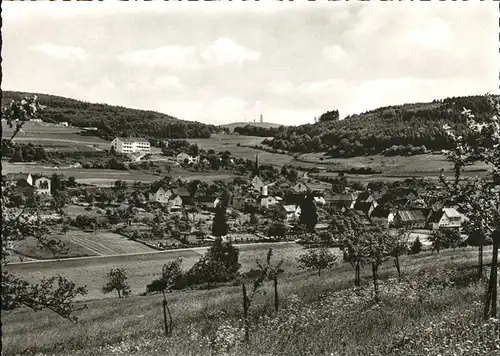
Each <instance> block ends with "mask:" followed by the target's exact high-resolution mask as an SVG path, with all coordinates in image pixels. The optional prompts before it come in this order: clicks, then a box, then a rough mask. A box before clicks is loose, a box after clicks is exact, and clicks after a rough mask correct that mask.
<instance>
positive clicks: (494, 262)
mask: <svg viewBox="0 0 500 356" xmlns="http://www.w3.org/2000/svg"><path fill="white" fill-rule="evenodd" d="M492 238H493V255H492V257H491V269H490V280H489V282H488V291H487V292H486V303H485V304H484V311H483V317H484V319H488V318H490V317H492V318H496V316H497V298H498V296H497V289H498V277H497V270H498V246H499V244H500V231H498V230H496V231H494V232H493V234H492ZM490 306H491V308H490Z"/></svg>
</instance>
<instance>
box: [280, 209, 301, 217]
mask: <svg viewBox="0 0 500 356" xmlns="http://www.w3.org/2000/svg"><path fill="white" fill-rule="evenodd" d="M280 207H281V209H282V210H284V211H285V213H286V219H287V220H291V219H293V218H298V217H299V216H300V212H301V210H300V206H298V205H280Z"/></svg>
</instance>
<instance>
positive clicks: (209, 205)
mask: <svg viewBox="0 0 500 356" xmlns="http://www.w3.org/2000/svg"><path fill="white" fill-rule="evenodd" d="M196 202H197V203H198V206H199V207H200V208H202V209H205V210H214V209H215V208H216V207H217V205H219V203H220V199H219V198H217V197H213V196H201V197H197V198H196Z"/></svg>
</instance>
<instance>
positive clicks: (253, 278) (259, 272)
mask: <svg viewBox="0 0 500 356" xmlns="http://www.w3.org/2000/svg"><path fill="white" fill-rule="evenodd" d="M272 255H273V249H272V248H270V249H269V251H268V252H267V256H266V264H262V263H261V262H260V260H258V259H257V260H256V263H257V269H256V270H252V271H251V272H249V273H247V274H246V275H245V276H243V278H242V281H241V291H242V295H243V322H244V328H245V342H247V343H248V342H249V341H250V318H249V310H250V306H251V304H252V302H253V299H254V297H255V295H256V294H257V292H259V290H260V288H261V287H262V286H263V285H264V281H265V280H266V279H272V280H273V285H274V310H275V312H276V313H277V312H278V310H279V297H278V275H279V274H281V273H283V270H282V269H281V266H282V264H283V260H281V261H280V262H278V264H277V265H276V266H273V265H272V264H271V257H272ZM248 282H251V283H252V291H251V292H250V293H249V292H248V290H247V286H246V283H248Z"/></svg>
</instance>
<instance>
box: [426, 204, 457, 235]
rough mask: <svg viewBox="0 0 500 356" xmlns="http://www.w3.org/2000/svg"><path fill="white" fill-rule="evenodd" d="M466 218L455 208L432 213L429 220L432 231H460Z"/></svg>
mask: <svg viewBox="0 0 500 356" xmlns="http://www.w3.org/2000/svg"><path fill="white" fill-rule="evenodd" d="M464 220H465V217H464V215H463V214H460V213H459V212H458V211H457V210H456V209H455V208H443V209H440V210H437V211H431V213H430V214H429V218H428V226H429V228H431V229H432V230H438V229H460V227H461V226H462V223H463V222H464Z"/></svg>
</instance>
